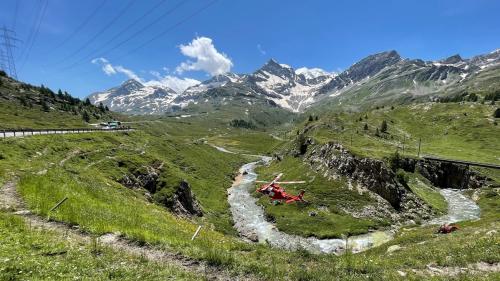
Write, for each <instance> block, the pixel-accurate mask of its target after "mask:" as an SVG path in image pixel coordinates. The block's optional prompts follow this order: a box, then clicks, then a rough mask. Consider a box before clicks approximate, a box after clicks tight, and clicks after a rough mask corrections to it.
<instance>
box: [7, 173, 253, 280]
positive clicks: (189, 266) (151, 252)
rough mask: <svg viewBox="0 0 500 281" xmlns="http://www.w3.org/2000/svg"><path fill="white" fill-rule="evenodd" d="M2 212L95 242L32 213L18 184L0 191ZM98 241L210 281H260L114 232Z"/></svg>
mask: <svg viewBox="0 0 500 281" xmlns="http://www.w3.org/2000/svg"><path fill="white" fill-rule="evenodd" d="M0 209H6V210H8V211H10V212H11V213H13V214H15V215H18V216H21V217H23V218H24V219H25V220H26V223H29V225H30V227H31V228H35V229H44V230H51V231H55V232H58V233H60V234H62V235H64V236H65V237H66V239H68V240H73V241H81V242H85V243H92V236H91V235H90V234H88V233H84V232H82V231H80V230H79V228H78V227H71V226H69V225H66V224H64V223H61V222H55V221H48V220H46V219H43V218H41V217H40V216H37V215H34V214H32V213H31V212H30V211H29V210H28V209H27V208H26V205H25V204H24V202H23V200H22V199H21V197H20V196H19V194H18V193H17V190H16V183H15V181H9V182H7V183H6V184H5V185H4V186H3V187H2V188H1V189H0ZM97 241H98V243H99V245H103V246H107V247H110V248H112V249H114V250H117V251H122V252H125V253H127V254H130V255H135V256H141V257H143V258H146V259H148V260H149V261H152V262H162V263H166V264H169V265H173V266H176V267H179V268H182V269H184V270H186V271H189V272H193V273H195V274H198V275H200V276H204V277H205V278H207V280H224V281H230V280H231V281H232V280H257V278H255V277H253V276H234V275H232V274H231V273H230V272H229V271H227V270H225V269H223V268H219V267H215V266H209V265H207V264H206V263H205V262H202V261H198V260H193V259H190V258H187V257H184V256H182V255H180V254H177V253H173V252H169V251H165V250H160V249H156V248H154V247H150V246H139V245H137V244H134V243H132V242H130V241H128V240H127V239H124V238H122V237H120V236H118V235H116V234H114V233H108V234H104V235H102V236H100V237H98V238H97Z"/></svg>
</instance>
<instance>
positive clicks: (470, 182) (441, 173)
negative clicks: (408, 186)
mask: <svg viewBox="0 0 500 281" xmlns="http://www.w3.org/2000/svg"><path fill="white" fill-rule="evenodd" d="M394 164H395V168H401V169H403V170H405V171H407V172H418V173H420V174H421V175H423V176H424V177H425V178H426V179H428V180H429V181H430V182H431V183H432V184H433V185H434V186H437V187H440V188H452V189H469V188H473V189H475V188H480V187H482V186H486V185H488V184H489V181H491V179H489V178H488V177H486V176H483V175H481V174H479V173H478V172H476V171H474V170H471V169H469V168H468V167H467V166H466V165H462V164H456V163H451V162H444V161H439V160H427V159H413V158H401V159H398V160H397V161H396V162H395V163H394Z"/></svg>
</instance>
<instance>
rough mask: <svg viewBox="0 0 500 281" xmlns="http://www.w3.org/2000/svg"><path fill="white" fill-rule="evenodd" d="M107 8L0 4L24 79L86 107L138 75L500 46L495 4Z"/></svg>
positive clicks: (499, 6) (49, 0)
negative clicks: (83, 101)
mask: <svg viewBox="0 0 500 281" xmlns="http://www.w3.org/2000/svg"><path fill="white" fill-rule="evenodd" d="M103 1H104V0H88V1H70V0H2V9H0V24H1V25H5V26H6V27H8V28H12V29H14V30H15V31H16V36H17V37H18V38H19V39H20V40H23V42H20V43H18V45H19V46H18V48H17V49H16V50H15V58H16V64H17V68H18V76H19V78H20V80H23V81H27V82H29V83H32V84H37V85H38V84H42V83H43V84H45V85H47V86H49V87H51V88H53V89H55V90H57V89H58V88H62V89H64V90H68V91H69V92H70V93H71V94H73V95H75V96H78V97H84V96H86V95H88V94H90V93H92V92H94V91H98V90H104V89H107V88H110V87H113V86H115V85H118V84H119V83H121V82H123V81H124V80H126V79H128V77H134V75H135V76H138V77H139V78H140V79H142V80H143V81H144V82H147V81H150V80H154V81H163V82H165V83H176V82H179V81H181V83H184V82H186V81H188V82H189V81H191V82H192V80H184V79H196V80H204V79H207V78H208V77H209V76H210V75H211V74H214V73H218V72H221V71H225V70H230V71H232V72H235V73H248V72H252V71H254V70H256V69H258V68H259V67H260V66H261V65H262V64H264V63H265V62H266V61H267V60H269V59H270V58H275V59H277V60H278V61H279V62H281V63H286V64H288V65H291V66H293V67H295V68H298V67H303V66H305V67H319V68H322V69H324V70H327V71H339V70H343V69H345V68H347V67H349V66H350V65H351V64H353V63H355V62H356V61H358V60H360V59H362V58H363V57H365V56H367V55H369V54H373V53H376V52H380V51H384V50H391V49H394V50H397V51H398V52H399V53H400V54H401V55H402V56H403V57H408V58H422V59H425V60H433V59H440V58H444V57H447V56H450V55H453V54H456V53H459V54H460V55H462V56H463V57H470V56H473V55H476V54H481V53H487V52H490V51H493V50H495V49H497V48H500V16H498V15H499V14H500V1H494V0H490V1H486V0H474V1H472V0H471V1H463V0H447V1H438V0H433V1H431V0H429V1H423V0H421V1H416V0H408V1H381V0H379V1H368V0H367V1H326V0H325V1H313V0H311V1H298V0H291V1H285V0H252V1H248V0H246V1H242V0H218V1H215V2H212V1H209V0H168V1H166V0H142V1H139V0H120V1H119V0H106V1H105V2H103ZM16 7H17V8H16ZM44 7H45V13H40V11H42V10H44V9H43V8H44ZM16 10H17V13H16ZM94 11H97V12H96V13H94ZM148 11H149V12H150V13H149V14H148V15H147V16H146V17H144V18H142V19H140V17H141V16H142V15H143V14H145V13H147V12H148ZM42 15H43V16H42ZM90 15H93V16H92V17H91V16H90ZM162 15H163V16H162ZM37 16H38V22H39V23H40V25H39V29H38V32H32V31H34V30H37V28H36V27H37V26H38V25H37ZM139 19H140V20H139ZM157 19H158V20H157ZM133 23H136V24H133ZM75 31H78V32H75ZM30 34H31V36H30ZM30 38H31V40H29V39H30ZM110 39H114V40H113V41H111V42H109V41H110ZM151 40H152V41H151ZM148 42H149V43H148ZM146 43H147V44H146ZM190 44H191V45H190ZM30 46H31V48H30ZM183 46H184V47H183ZM207 57H208V58H207ZM200 58H202V60H201V61H200ZM203 58H205V59H206V61H204V60H203ZM92 61H94V63H92ZM183 63H184V64H183ZM104 70H107V71H106V72H107V73H105V71H104ZM176 70H177V71H176ZM131 75H132V76H131ZM175 79H177V80H175ZM178 79H183V80H178Z"/></svg>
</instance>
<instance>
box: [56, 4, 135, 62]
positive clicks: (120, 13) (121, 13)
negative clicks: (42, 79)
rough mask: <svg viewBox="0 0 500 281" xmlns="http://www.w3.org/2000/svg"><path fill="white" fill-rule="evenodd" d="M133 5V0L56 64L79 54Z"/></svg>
mask: <svg viewBox="0 0 500 281" xmlns="http://www.w3.org/2000/svg"><path fill="white" fill-rule="evenodd" d="M133 4H134V0H130V1H129V2H128V3H127V5H126V6H125V7H124V8H123V9H122V10H121V11H120V12H119V13H118V14H117V15H116V16H115V17H114V18H113V19H112V20H111V21H110V22H109V23H108V24H107V25H105V26H104V27H103V28H102V29H101V30H99V32H97V33H96V34H95V35H94V36H92V37H91V38H90V39H89V40H87V42H85V43H84V44H83V45H82V46H81V47H80V48H78V49H77V50H76V51H75V52H73V53H72V54H70V55H69V56H66V57H65V58H63V59H62V60H61V61H59V62H57V64H60V63H63V62H65V61H67V60H68V59H70V58H72V57H74V56H75V55H77V54H78V53H80V52H81V51H82V50H83V49H85V48H86V47H87V46H89V45H90V44H91V43H92V42H93V41H95V39H97V37H99V36H100V35H102V34H103V33H104V32H105V31H106V30H108V28H110V27H111V26H112V25H113V24H114V23H115V22H116V21H117V20H118V19H119V18H121V17H122V16H123V15H124V14H125V13H126V12H127V11H128V9H130V7H131V6H132V5H133Z"/></svg>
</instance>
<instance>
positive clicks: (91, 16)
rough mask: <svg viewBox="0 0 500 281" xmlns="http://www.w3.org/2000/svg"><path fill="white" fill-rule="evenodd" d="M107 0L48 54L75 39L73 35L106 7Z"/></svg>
mask: <svg viewBox="0 0 500 281" xmlns="http://www.w3.org/2000/svg"><path fill="white" fill-rule="evenodd" d="M106 1H107V0H103V1H101V3H100V4H99V5H98V6H97V7H96V8H95V9H94V10H92V12H91V13H90V14H89V15H88V16H87V17H86V18H85V19H84V20H83V22H82V23H81V24H80V25H79V26H78V27H77V28H76V29H75V30H74V31H73V32H72V33H71V34H70V35H69V36H68V37H66V39H64V40H63V41H61V43H60V44H58V45H56V46H55V47H54V48H52V49H50V50H49V51H48V52H47V54H50V53H53V52H54V51H56V50H58V49H60V48H61V47H62V46H64V45H66V43H68V42H69V41H71V40H72V39H73V37H75V35H77V34H78V33H79V32H80V31H81V30H82V29H83V28H84V27H85V26H87V24H88V23H89V22H90V20H91V19H92V18H94V17H95V15H96V14H97V12H99V10H101V9H102V7H104V4H106Z"/></svg>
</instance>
